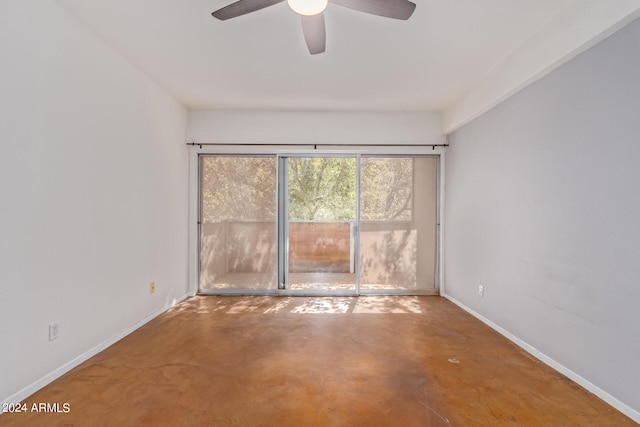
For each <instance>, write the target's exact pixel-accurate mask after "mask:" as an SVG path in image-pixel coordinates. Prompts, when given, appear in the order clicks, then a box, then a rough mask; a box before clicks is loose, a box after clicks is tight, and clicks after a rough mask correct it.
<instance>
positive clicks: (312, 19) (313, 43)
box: [302, 13, 327, 55]
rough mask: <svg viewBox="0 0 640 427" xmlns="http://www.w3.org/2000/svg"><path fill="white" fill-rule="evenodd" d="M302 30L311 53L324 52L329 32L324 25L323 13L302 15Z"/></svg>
mask: <svg viewBox="0 0 640 427" xmlns="http://www.w3.org/2000/svg"><path fill="white" fill-rule="evenodd" d="M302 32H303V33H304V39H305V41H306V42H307V47H308V48H309V53H310V54H311V55H316V54H318V53H322V52H324V48H325V44H326V40H327V33H326V30H325V26H324V14H323V13H319V14H317V15H312V16H304V15H302Z"/></svg>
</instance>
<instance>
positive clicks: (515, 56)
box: [442, 0, 640, 133]
mask: <svg viewBox="0 0 640 427" xmlns="http://www.w3.org/2000/svg"><path fill="white" fill-rule="evenodd" d="M638 16H640V0H607V1H602V0H579V1H574V2H573V3H572V4H570V5H569V7H567V8H566V9H565V10H563V11H562V12H561V13H559V14H558V15H557V16H555V17H553V18H552V19H550V20H549V21H548V22H546V23H544V24H543V25H542V26H541V27H540V28H539V29H538V31H537V32H536V34H534V35H533V37H531V38H530V39H529V40H527V41H526V42H525V43H523V44H522V45H521V46H519V47H518V49H516V51H515V52H513V53H512V54H511V55H509V56H508V57H506V58H505V59H504V60H503V61H502V62H501V63H500V64H498V65H497V66H496V67H495V68H494V69H492V70H491V71H490V72H489V73H487V74H486V75H484V76H480V77H481V78H480V80H479V81H478V82H476V84H474V85H473V87H472V88H471V89H470V90H469V91H468V92H467V93H466V94H464V96H462V97H461V98H460V99H459V100H458V101H457V102H455V103H454V104H453V105H451V106H449V107H448V108H447V109H446V111H444V113H443V121H442V127H443V129H444V132H445V133H450V132H453V131H454V130H455V129H458V128H459V127H461V126H463V125H465V124H466V123H468V122H470V121H471V120H473V119H474V118H476V117H478V116H480V115H481V114H482V113H484V112H486V111H488V110H489V109H491V108H492V107H493V106H495V105H497V104H498V103H500V102H502V101H503V100H505V99H507V98H508V97H510V96H511V95H513V94H514V93H516V92H518V91H519V90H521V89H522V88H524V87H526V86H528V85H529V84H530V83H531V82H533V81H535V80H538V79H539V78H541V77H544V76H545V75H547V74H548V73H550V72H551V71H553V70H554V69H556V68H557V67H559V66H560V65H562V64H564V63H565V62H567V61H569V60H570V59H571V58H573V57H575V56H576V55H578V54H580V53H581V52H584V51H585V50H587V49H588V48H590V47H591V46H594V45H595V44H596V43H598V42H600V41H602V40H604V39H605V38H606V37H608V36H610V35H611V34H613V33H614V32H615V31H617V30H619V29H620V28H622V27H624V26H625V25H627V24H628V23H629V22H631V21H633V20H634V19H636V18H637V17H638Z"/></svg>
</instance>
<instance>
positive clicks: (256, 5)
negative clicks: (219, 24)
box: [212, 0, 284, 21]
mask: <svg viewBox="0 0 640 427" xmlns="http://www.w3.org/2000/svg"><path fill="white" fill-rule="evenodd" d="M283 1H284V0H238V1H237V2H235V3H231V4H230V5H229V6H225V7H223V8H222V9H218V10H216V11H215V12H213V13H212V15H213V16H214V17H215V18H218V19H220V20H222V21H224V20H227V19H231V18H236V17H238V16H242V15H246V14H247V13H251V12H255V11H256V10H260V9H264V8H265V7H269V6H273V5H274V4H278V3H281V2H283Z"/></svg>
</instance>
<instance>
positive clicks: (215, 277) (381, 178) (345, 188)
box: [199, 153, 438, 295]
mask: <svg viewBox="0 0 640 427" xmlns="http://www.w3.org/2000/svg"><path fill="white" fill-rule="evenodd" d="M314 154H315V153H314ZM437 241H438V157H436V156H409V155H406V156H389V155H386V156H382V155H355V154H354V155H331V154H327V155H306V154H305V155H303V154H296V155H279V156H276V155H272V156H241V155H202V156H201V157H200V270H199V282H200V283H199V289H200V292H201V293H246V294H276V293H281V294H289V295H291V294H293V295H355V294H387V295H390V294H435V293H437V281H436V277H437V258H438V257H437V253H438V251H437Z"/></svg>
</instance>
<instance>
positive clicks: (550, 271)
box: [445, 21, 640, 421]
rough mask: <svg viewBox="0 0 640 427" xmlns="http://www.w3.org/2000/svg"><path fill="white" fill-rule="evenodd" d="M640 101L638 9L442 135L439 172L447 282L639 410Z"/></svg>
mask: <svg viewBox="0 0 640 427" xmlns="http://www.w3.org/2000/svg"><path fill="white" fill-rule="evenodd" d="M639 114H640V21H636V22H633V23H631V24H630V25H628V26H627V27H625V28H624V29H622V30H621V31H619V32H618V33H616V34H614V35H613V36H611V37H610V38H608V39H606V40H604V41H603V42H601V43H600V44H598V45H596V46H595V47H593V48H591V49H590V50H588V51H586V52H585V53H583V54H581V55H579V56H577V57H576V58H574V59H573V60H572V61H570V62H568V63H567V64H565V65H564V66H562V67H560V68H558V69H557V70H555V71H554V72H553V73H551V74H549V75H547V76H546V77H545V78H543V79H541V80H539V81H537V82H536V83H534V84H533V85H531V86H529V87H528V88H526V89H524V90H523V91H521V92H519V93H518V94H517V95H515V96H513V97H512V98H510V99H508V100H507V101H505V102H503V103H502V104H500V105H498V106H497V107H495V108H494V109H492V110H491V111H489V112H487V113H485V114H484V115H482V116H480V117H479V118H478V119H476V120H474V121H472V122H471V123H469V124H467V125H466V126H464V127H462V128H461V129H459V130H458V131H456V132H454V133H453V134H451V135H450V143H451V147H449V149H448V151H447V165H446V166H447V168H446V184H445V185H446V201H445V203H446V206H445V227H446V228H445V251H446V252H445V257H446V258H445V263H446V267H445V283H446V294H447V295H448V296H450V297H451V298H453V299H455V300H456V301H457V302H459V303H461V304H463V305H464V306H466V307H467V308H469V309H470V310H473V311H474V312H475V313H477V314H478V315H480V316H482V317H484V318H485V319H486V320H487V321H488V322H492V323H493V324H494V325H495V326H496V327H497V328H500V329H502V330H503V331H504V332H505V333H507V334H510V335H511V336H512V337H514V338H515V339H516V340H520V341H521V343H523V344H525V346H531V347H530V349H531V350H533V351H534V352H538V355H540V356H542V357H543V358H544V357H549V359H548V361H551V362H552V364H555V365H556V367H560V368H561V369H562V370H564V372H566V373H568V374H569V375H570V376H572V377H573V378H574V379H577V380H578V381H580V382H581V383H582V384H585V385H587V386H588V387H589V388H591V389H592V390H593V391H595V392H596V393H597V394H599V395H600V396H601V397H603V398H605V399H606V400H609V401H610V402H611V403H613V404H614V405H615V406H617V407H618V408H620V409H622V410H623V411H625V412H626V413H627V414H629V415H631V416H632V417H634V418H635V420H636V421H640V393H638V384H640V363H639V362H638V361H640V310H639V309H638V307H640V282H639V278H640V262H639V260H640V222H639V220H640V196H639V194H640V189H639V185H640V167H639V166H638V159H640V140H639V137H638V136H639V135H640V120H639V117H640V115H639ZM480 284H482V285H484V286H485V296H484V298H481V297H479V296H478V293H477V292H478V285H480Z"/></svg>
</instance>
